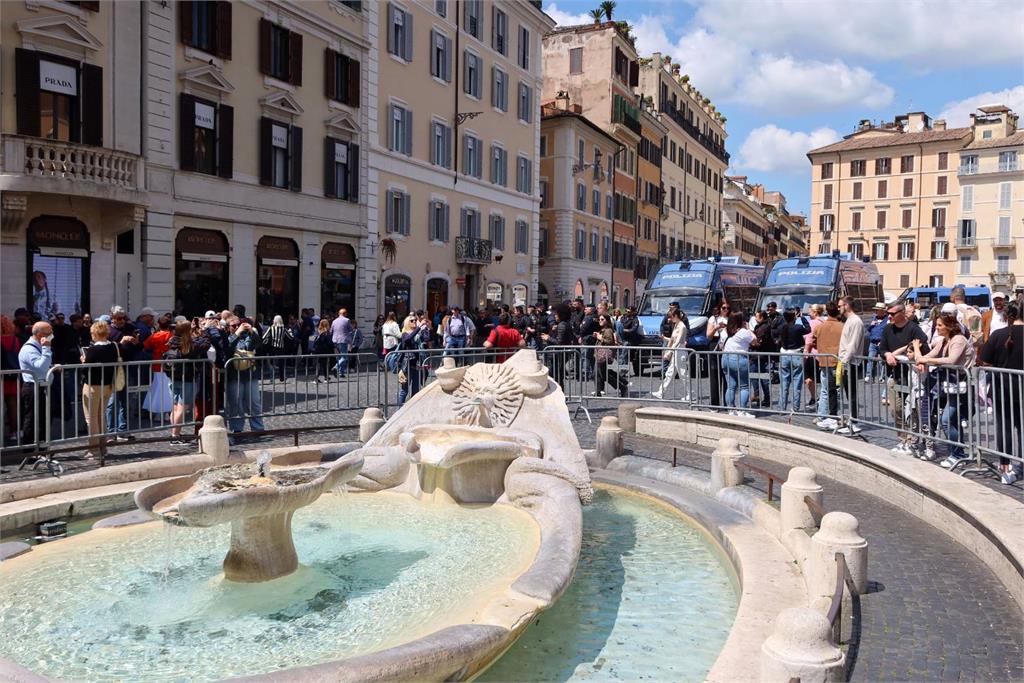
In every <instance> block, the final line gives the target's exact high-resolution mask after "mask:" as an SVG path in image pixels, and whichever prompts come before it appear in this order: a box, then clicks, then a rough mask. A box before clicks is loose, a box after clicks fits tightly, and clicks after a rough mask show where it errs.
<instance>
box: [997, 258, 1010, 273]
mask: <svg viewBox="0 0 1024 683" xmlns="http://www.w3.org/2000/svg"><path fill="white" fill-rule="evenodd" d="M996 272H997V273H999V274H1000V275H1006V274H1007V273H1009V272H1010V257H1009V256H1006V255H1004V254H1000V255H999V256H996Z"/></svg>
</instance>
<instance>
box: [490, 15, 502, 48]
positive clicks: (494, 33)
mask: <svg viewBox="0 0 1024 683" xmlns="http://www.w3.org/2000/svg"><path fill="white" fill-rule="evenodd" d="M491 47H492V48H494V49H495V50H498V6H497V4H495V5H492V6H491ZM498 52H501V50H498Z"/></svg>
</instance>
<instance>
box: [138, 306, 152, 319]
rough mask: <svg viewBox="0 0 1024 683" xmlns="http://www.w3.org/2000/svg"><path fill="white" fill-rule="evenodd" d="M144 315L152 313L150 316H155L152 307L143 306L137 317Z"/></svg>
mask: <svg viewBox="0 0 1024 683" xmlns="http://www.w3.org/2000/svg"><path fill="white" fill-rule="evenodd" d="M144 315H152V316H156V311H154V310H153V309H152V308H150V307H149V306H146V307H145V308H143V309H142V310H141V311H139V317H141V316H144Z"/></svg>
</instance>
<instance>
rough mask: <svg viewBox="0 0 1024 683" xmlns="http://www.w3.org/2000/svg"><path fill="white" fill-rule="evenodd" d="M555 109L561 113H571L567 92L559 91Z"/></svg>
mask: <svg viewBox="0 0 1024 683" xmlns="http://www.w3.org/2000/svg"><path fill="white" fill-rule="evenodd" d="M555 108H556V109H560V110H561V111H569V93H568V92H567V91H565V90H559V91H558V93H557V94H556V95H555Z"/></svg>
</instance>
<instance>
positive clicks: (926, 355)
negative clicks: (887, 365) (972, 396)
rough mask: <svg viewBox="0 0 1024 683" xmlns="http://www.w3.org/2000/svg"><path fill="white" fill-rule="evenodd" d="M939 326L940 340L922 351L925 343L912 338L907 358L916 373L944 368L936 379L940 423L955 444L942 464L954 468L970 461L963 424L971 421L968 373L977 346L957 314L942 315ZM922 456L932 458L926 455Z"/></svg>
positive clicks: (947, 436) (972, 364) (972, 363)
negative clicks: (913, 363)
mask: <svg viewBox="0 0 1024 683" xmlns="http://www.w3.org/2000/svg"><path fill="white" fill-rule="evenodd" d="M936 325H937V327H938V331H939V341H938V342H937V343H936V344H935V345H933V346H932V347H931V348H930V349H929V350H928V351H927V352H925V351H922V343H923V342H922V341H921V340H920V339H916V338H915V339H912V340H911V342H910V353H909V354H908V356H909V357H910V358H911V359H913V360H914V361H915V363H916V366H917V371H918V372H921V373H924V372H925V369H926V366H930V365H934V366H943V367H941V368H940V369H939V376H938V378H937V379H938V382H937V384H938V387H939V409H940V410H941V417H940V418H939V421H940V424H941V425H942V429H943V431H944V432H946V438H948V439H949V440H950V441H952V442H953V444H954V445H952V446H951V447H950V450H949V456H948V457H947V458H946V459H945V460H943V461H942V462H941V463H940V464H941V466H942V467H945V468H947V469H952V468H954V467H956V466H957V464H959V463H960V462H961V461H963V460H966V459H967V455H966V453H965V452H964V448H963V446H962V445H961V444H962V443H963V440H962V431H961V430H962V428H961V423H962V422H963V421H964V420H966V419H968V418H969V414H968V399H969V394H968V392H969V391H970V390H971V387H970V382H968V376H967V373H966V371H967V370H970V369H971V368H972V367H974V357H975V352H974V344H972V343H971V342H970V340H969V339H968V338H967V337H966V336H964V333H963V330H962V329H961V328H960V324H959V322H957V319H956V315H955V314H952V313H947V314H945V315H943V316H941V317H940V318H939V320H938V322H937V324H936ZM950 366H951V367H950ZM921 457H922V459H928V460H930V459H931V458H930V457H928V454H927V452H926V453H925V455H923V456H921Z"/></svg>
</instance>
